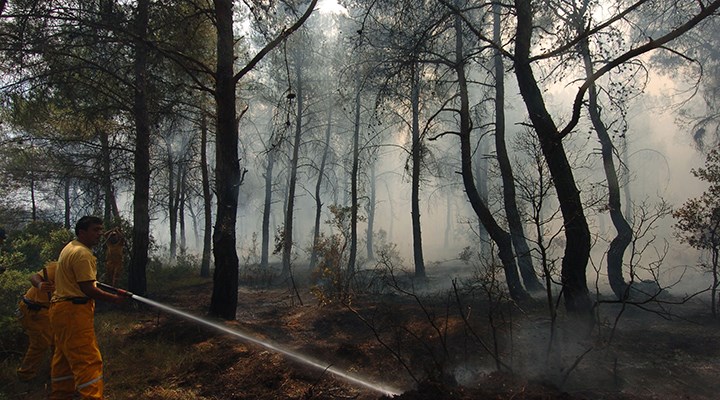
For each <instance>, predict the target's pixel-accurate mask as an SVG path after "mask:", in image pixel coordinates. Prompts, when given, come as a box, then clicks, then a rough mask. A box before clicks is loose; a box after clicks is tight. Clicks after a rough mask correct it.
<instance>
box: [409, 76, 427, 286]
mask: <svg viewBox="0 0 720 400" xmlns="http://www.w3.org/2000/svg"><path fill="white" fill-rule="evenodd" d="M411 68H412V72H411V74H412V78H411V79H412V82H411V89H410V90H411V98H410V101H411V103H412V132H411V134H412V149H411V150H412V155H411V157H412V177H411V181H412V182H411V186H412V187H411V197H410V204H411V206H410V208H411V217H412V232H413V259H414V261H415V278H417V279H424V278H425V277H426V275H425V259H424V257H423V248H422V232H421V225H420V166H421V164H422V157H423V154H422V146H423V144H422V141H421V140H420V71H419V68H418V63H417V62H413V64H412V67H411Z"/></svg>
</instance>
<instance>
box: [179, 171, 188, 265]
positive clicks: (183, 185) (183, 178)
mask: <svg viewBox="0 0 720 400" xmlns="http://www.w3.org/2000/svg"><path fill="white" fill-rule="evenodd" d="M186 166H187V164H186V163H185V162H183V163H182V164H181V170H180V177H179V178H180V180H179V181H178V184H179V187H178V192H179V199H178V227H179V228H180V238H179V240H178V241H179V243H178V245H179V246H180V254H181V255H184V254H185V250H186V249H187V244H186V241H185V200H186V198H187V167H186Z"/></svg>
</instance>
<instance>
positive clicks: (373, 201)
mask: <svg viewBox="0 0 720 400" xmlns="http://www.w3.org/2000/svg"><path fill="white" fill-rule="evenodd" d="M375 169H376V166H375V163H374V162H373V163H372V164H371V165H370V184H369V185H368V186H370V198H369V199H368V204H367V207H366V208H365V210H366V211H367V232H366V234H365V248H366V250H367V258H368V260H374V259H375V249H374V248H373V236H374V235H373V234H374V232H375V209H376V205H377V179H376V177H375Z"/></svg>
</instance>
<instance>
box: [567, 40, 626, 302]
mask: <svg viewBox="0 0 720 400" xmlns="http://www.w3.org/2000/svg"><path fill="white" fill-rule="evenodd" d="M582 28H584V27H581V29H582ZM579 49H580V52H581V55H582V57H583V62H584V65H585V74H586V76H588V77H590V76H592V75H593V73H594V67H593V61H592V59H591V58H590V48H589V46H588V42H587V40H582V41H581V42H580V44H579ZM588 100H589V103H588V112H589V114H590V121H591V122H592V124H593V128H595V132H596V133H597V136H598V140H599V141H600V148H601V150H600V152H601V155H602V161H603V168H604V169H605V178H606V179H607V184H608V210H609V212H610V219H611V220H612V222H613V226H615V230H616V231H617V234H616V235H615V238H613V240H612V241H611V242H610V248H609V249H608V255H607V273H608V282H609V283H610V288H612V291H613V293H615V296H617V298H618V299H620V300H624V299H626V298H627V296H628V294H629V293H628V289H629V288H628V284H627V283H626V282H625V279H624V278H623V256H624V254H625V250H626V249H627V247H628V246H629V245H630V242H631V241H632V234H633V232H632V228H630V224H628V222H627V221H626V220H625V217H624V216H623V213H622V209H621V208H622V205H621V203H620V183H619V180H618V176H617V171H616V170H615V161H614V159H613V153H614V150H615V147H614V146H613V143H612V140H611V139H610V135H609V134H608V131H607V127H606V126H605V124H604V123H603V121H602V117H601V115H600V105H599V104H598V94H597V87H596V86H595V84H592V85H591V86H590V87H589V88H588Z"/></svg>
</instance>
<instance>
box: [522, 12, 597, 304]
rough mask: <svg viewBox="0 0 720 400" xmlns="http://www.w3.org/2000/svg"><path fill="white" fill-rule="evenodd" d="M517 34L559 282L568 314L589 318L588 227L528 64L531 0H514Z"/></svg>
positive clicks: (557, 134)
mask: <svg viewBox="0 0 720 400" xmlns="http://www.w3.org/2000/svg"><path fill="white" fill-rule="evenodd" d="M515 7H516V9H517V34H516V37H515V75H516V77H517V81H518V86H519V89H520V94H521V95H522V98H523V101H524V102H525V106H526V107H527V110H528V115H529V116H530V120H531V121H532V124H533V127H534V128H535V132H536V134H537V136H538V138H539V141H540V146H541V149H542V152H543V155H544V157H545V160H546V161H547V164H548V168H549V170H550V174H551V176H552V177H553V182H554V185H555V190H556V192H557V196H558V200H559V202H560V210H561V212H562V216H563V222H564V226H565V239H566V246H565V254H564V257H563V261H562V272H561V274H562V284H563V294H564V296H565V297H564V299H565V307H566V308H567V310H568V311H569V312H571V313H575V314H577V315H581V316H585V317H591V316H592V314H591V311H592V301H591V300H590V295H589V292H588V287H587V280H586V279H587V278H586V268H587V263H588V259H589V258H590V229H589V228H588V225H587V220H586V219H585V213H584V210H583V206H582V201H581V199H580V191H579V190H578V189H577V186H576V185H575V178H574V176H573V173H572V169H571V168H570V163H569V162H568V160H567V156H566V154H565V150H564V148H563V145H562V136H561V135H560V132H559V130H558V128H557V126H556V125H555V122H554V121H553V120H552V117H551V116H550V114H549V112H548V111H547V108H546V107H545V103H544V99H543V97H542V92H541V91H540V88H539V87H538V84H537V81H536V80H535V77H534V75H533V71H532V66H531V65H530V60H529V56H530V43H531V38H532V26H533V25H532V23H533V19H532V7H531V4H530V2H528V1H525V0H515Z"/></svg>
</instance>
